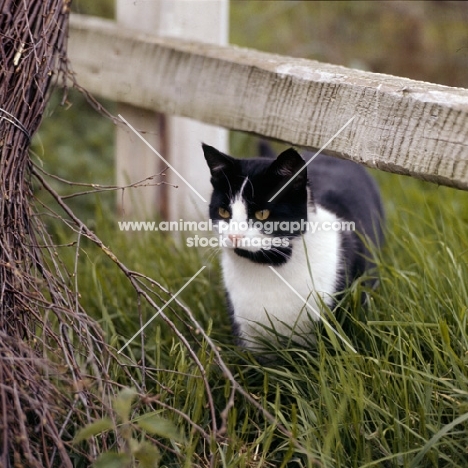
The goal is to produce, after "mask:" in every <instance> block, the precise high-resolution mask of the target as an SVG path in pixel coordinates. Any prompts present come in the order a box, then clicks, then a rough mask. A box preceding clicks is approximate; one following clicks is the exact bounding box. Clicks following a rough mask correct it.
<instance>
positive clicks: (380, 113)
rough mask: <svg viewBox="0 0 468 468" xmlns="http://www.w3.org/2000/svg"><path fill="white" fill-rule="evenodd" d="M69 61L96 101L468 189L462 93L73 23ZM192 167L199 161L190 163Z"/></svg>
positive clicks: (79, 19) (101, 24)
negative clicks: (98, 98)
mask: <svg viewBox="0 0 468 468" xmlns="http://www.w3.org/2000/svg"><path fill="white" fill-rule="evenodd" d="M70 27H71V31H70V36H71V37H70V43H69V57H70V59H71V63H72V67H73V69H74V71H75V72H76V74H77V78H78V81H79V83H80V84H81V85H82V86H84V87H85V88H86V89H88V90H89V91H90V92H91V93H95V94H97V95H100V96H102V97H106V98H109V99H112V100H115V101H119V102H123V103H128V104H132V105H133V106H136V107H140V108H144V109H151V110H156V111H158V112H161V113H164V114H173V115H181V116H186V117H191V118H193V119H197V120H200V121H202V122H206V123H209V124H214V125H219V126H222V127H225V128H228V129H234V130H242V131H246V132H252V133H254V134H257V135H261V136H265V137H269V138H273V139H277V140H280V141H284V142H287V143H290V144H293V145H297V146H302V147H309V148H320V147H321V146H322V145H323V144H324V143H325V142H326V141H328V140H329V139H330V138H331V137H332V136H333V135H334V134H335V133H336V132H337V131H338V130H339V129H340V128H341V127H342V126H343V125H344V124H345V123H346V122H347V121H348V120H349V119H350V118H352V117H353V116H355V118H354V120H353V121H352V123H351V124H350V125H349V126H348V127H347V128H346V129H345V130H344V131H343V132H341V133H340V135H338V137H337V138H335V139H334V140H333V141H331V142H330V144H329V145H328V147H327V151H331V152H333V153H335V154H337V155H338V156H340V157H344V158H348V159H352V160H354V161H358V162H360V163H363V164H365V165H367V166H370V167H376V168H379V169H382V170H386V171H390V172H394V173H399V174H407V175H411V176H413V177H416V178H419V179H424V180H428V181H431V182H434V183H437V184H442V185H448V186H452V187H457V188H460V189H464V190H468V90H467V89H462V88H450V87H447V86H442V85H437V84H431V83H425V82H420V81H414V80H410V79H406V78H399V77H394V76H389V75H382V74H376V73H369V72H364V71H359V70H353V69H348V68H344V67H341V66H336V65H329V64H324V63H319V62H316V61H311V60H305V59H297V58H291V57H283V56H278V55H273V54H268V53H263V52H259V51H255V50H249V49H242V48H238V47H233V46H217V45H210V44H203V43H199V42H188V41H182V40H176V39H169V38H158V37H154V36H151V35H148V34H141V33H138V32H135V31H130V30H125V29H121V28H120V27H119V26H118V25H117V24H116V23H114V22H112V21H106V20H101V19H97V18H91V17H84V16H72V18H71V23H70ZM194 164H198V162H196V161H195V160H194Z"/></svg>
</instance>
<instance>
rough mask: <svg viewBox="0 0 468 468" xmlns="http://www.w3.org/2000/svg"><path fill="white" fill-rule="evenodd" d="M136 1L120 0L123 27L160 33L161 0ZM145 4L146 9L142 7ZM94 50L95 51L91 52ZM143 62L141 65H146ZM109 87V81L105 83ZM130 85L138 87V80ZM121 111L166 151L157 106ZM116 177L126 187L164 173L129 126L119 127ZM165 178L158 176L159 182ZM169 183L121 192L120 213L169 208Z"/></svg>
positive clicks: (144, 214)
mask: <svg viewBox="0 0 468 468" xmlns="http://www.w3.org/2000/svg"><path fill="white" fill-rule="evenodd" d="M139 5H140V7H138V8H137V7H136V2H130V1H127V0H116V20H117V24H118V27H119V28H126V29H129V30H130V29H136V30H139V31H146V32H149V33H154V34H158V29H159V28H158V26H159V19H160V11H159V10H160V5H159V2H144V3H143V2H139ZM142 7H144V8H142ZM91 53H92V52H91ZM142 66H143V64H140V65H139V68H142ZM103 85H104V86H106V84H105V83H103ZM130 86H138V82H137V81H136V80H135V82H133V83H131V84H130ZM118 113H119V114H120V115H122V116H123V117H124V118H125V119H126V120H127V121H129V122H130V123H131V125H132V126H133V127H135V128H136V129H138V130H139V131H141V132H143V136H144V137H145V138H146V139H147V141H148V142H149V143H150V144H151V145H152V146H153V147H154V148H155V149H156V150H157V151H160V152H161V151H162V147H163V145H164V143H165V134H164V133H165V128H166V126H165V117H164V116H163V115H162V114H158V113H157V112H155V110H153V109H143V108H141V107H140V108H139V107H136V106H133V105H132V103H131V102H128V101H127V103H126V104H123V103H119V105H118ZM115 142H116V148H115V159H116V179H117V184H118V185H120V186H125V185H128V184H132V183H135V182H139V181H141V180H144V179H146V178H147V177H150V176H152V175H155V174H159V173H161V171H162V170H163V168H164V166H163V163H162V161H161V160H160V159H158V157H157V156H156V155H155V154H154V152H153V151H152V150H151V149H150V148H149V147H148V146H146V145H145V144H144V143H143V142H142V141H141V140H140V139H139V138H138V136H137V135H135V133H134V132H133V131H132V130H130V129H129V128H128V127H127V126H125V125H120V126H118V127H117V128H116V136H115ZM163 179H165V177H156V178H155V182H156V181H157V182H161V181H164V180H163ZM166 188H167V187H166V186H164V185H161V186H151V185H148V186H144V187H141V188H138V189H135V188H131V189H127V190H125V191H124V192H118V193H117V206H118V209H119V214H120V215H121V216H122V217H125V218H128V219H143V218H144V219H146V218H150V217H151V216H152V215H154V213H155V212H157V213H164V212H165V211H167V207H166V204H167V197H166Z"/></svg>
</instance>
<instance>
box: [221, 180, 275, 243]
mask: <svg viewBox="0 0 468 468" xmlns="http://www.w3.org/2000/svg"><path fill="white" fill-rule="evenodd" d="M248 183H250V181H249V178H248V177H246V178H245V180H244V182H243V183H242V185H241V188H240V190H239V192H238V193H237V194H236V196H235V197H234V199H233V200H232V202H231V205H230V208H231V219H230V220H229V227H228V229H226V230H224V231H223V232H222V236H223V237H224V238H225V239H227V240H226V243H227V245H228V246H229V247H230V248H235V247H237V248H241V249H243V250H248V251H250V252H257V251H258V250H261V249H262V245H264V244H262V241H263V239H265V238H267V237H269V236H267V235H265V234H263V233H262V232H261V231H260V230H258V229H255V228H253V227H251V223H250V224H249V215H248V210H247V203H246V201H245V199H244V196H243V194H244V189H245V187H246V185H247V184H248Z"/></svg>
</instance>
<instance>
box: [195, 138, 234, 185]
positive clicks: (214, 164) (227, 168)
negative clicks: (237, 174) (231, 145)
mask: <svg viewBox="0 0 468 468" xmlns="http://www.w3.org/2000/svg"><path fill="white" fill-rule="evenodd" d="M202 148H203V153H204V155H205V159H206V162H207V164H208V167H209V168H210V172H211V177H213V179H219V178H220V177H222V176H226V175H228V174H229V173H231V172H232V171H233V170H234V169H235V167H236V160H235V159H234V158H232V157H231V156H228V155H227V154H224V153H221V151H218V150H217V149H216V148H214V147H213V146H209V145H206V144H205V143H202Z"/></svg>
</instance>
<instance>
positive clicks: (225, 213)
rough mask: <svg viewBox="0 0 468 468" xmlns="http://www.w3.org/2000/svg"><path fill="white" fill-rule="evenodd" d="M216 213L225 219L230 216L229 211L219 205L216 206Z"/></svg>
mask: <svg viewBox="0 0 468 468" xmlns="http://www.w3.org/2000/svg"><path fill="white" fill-rule="evenodd" d="M218 213H219V216H221V218H224V219H227V218H230V217H231V213H229V211H228V210H226V209H224V208H222V207H221V206H220V207H219V208H218Z"/></svg>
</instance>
